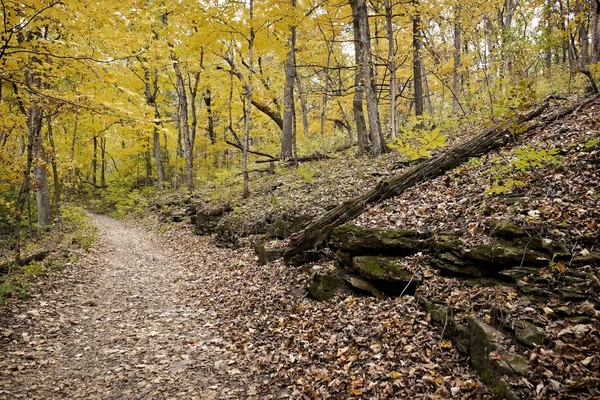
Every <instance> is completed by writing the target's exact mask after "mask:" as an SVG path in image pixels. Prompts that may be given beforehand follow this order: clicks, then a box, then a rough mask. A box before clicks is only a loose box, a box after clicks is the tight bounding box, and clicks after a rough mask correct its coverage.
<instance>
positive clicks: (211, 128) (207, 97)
mask: <svg viewBox="0 0 600 400" xmlns="http://www.w3.org/2000/svg"><path fill="white" fill-rule="evenodd" d="M202 98H203V99H204V105H205V106H206V115H207V119H208V121H207V127H206V130H207V131H208V137H209V139H210V143H212V144H216V143H217V133H216V132H215V117H214V115H213V109H212V92H211V91H210V89H206V90H205V91H204V93H203V94H202Z"/></svg>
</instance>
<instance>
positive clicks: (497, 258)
mask: <svg viewBox="0 0 600 400" xmlns="http://www.w3.org/2000/svg"><path fill="white" fill-rule="evenodd" d="M464 257H465V258H467V259H470V260H472V261H478V262H482V263H485V264H486V266H487V267H490V268H494V269H496V270H501V269H503V268H506V267H510V266H518V265H527V266H545V265H548V264H549V263H550V261H552V255H551V254H550V255H549V254H548V253H543V252H540V251H536V250H533V249H530V248H528V247H527V246H526V245H524V246H521V245H519V244H515V243H513V242H507V241H494V242H492V243H490V244H481V245H479V246H477V247H475V248H474V249H472V250H471V251H469V252H465V254H464Z"/></svg>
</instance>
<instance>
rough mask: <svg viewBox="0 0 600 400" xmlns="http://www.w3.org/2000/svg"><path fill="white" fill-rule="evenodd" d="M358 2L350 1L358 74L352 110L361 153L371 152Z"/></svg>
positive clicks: (356, 73) (355, 0)
mask: <svg viewBox="0 0 600 400" xmlns="http://www.w3.org/2000/svg"><path fill="white" fill-rule="evenodd" d="M357 3H358V0H350V7H351V8H352V27H353V30H354V60H355V63H356V72H355V73H354V97H353V99H352V110H353V112H354V123H355V124H356V136H357V137H358V150H359V151H360V152H361V153H366V152H368V151H369V134H368V132H367V122H366V120H365V113H364V111H363V96H364V92H365V87H364V82H363V79H362V71H361V69H362V65H361V54H362V52H363V50H362V46H363V41H362V39H361V37H360V35H361V29H360V23H359V16H358V4H357Z"/></svg>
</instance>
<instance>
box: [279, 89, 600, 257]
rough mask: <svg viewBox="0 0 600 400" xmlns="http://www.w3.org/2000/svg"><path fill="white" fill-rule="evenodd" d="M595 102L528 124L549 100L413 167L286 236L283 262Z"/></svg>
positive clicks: (573, 106)
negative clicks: (369, 211)
mask: <svg viewBox="0 0 600 400" xmlns="http://www.w3.org/2000/svg"><path fill="white" fill-rule="evenodd" d="M596 100H598V96H597V95H596V96H593V97H591V98H588V99H586V100H584V101H582V102H579V103H576V104H573V105H571V106H570V107H567V108H565V109H562V110H561V111H558V112H556V113H551V114H550V115H547V116H545V117H542V118H541V119H540V120H539V121H537V122H532V121H533V120H534V119H536V118H538V117H540V116H541V115H542V113H543V112H544V111H545V110H546V109H547V108H548V106H549V99H546V100H545V101H544V102H543V104H542V105H541V106H539V107H537V108H536V109H534V110H533V111H531V112H529V113H527V114H525V115H520V116H518V117H517V118H515V119H514V120H512V121H509V122H508V123H504V124H502V125H501V126H499V127H495V128H490V129H488V130H486V131H485V132H483V133H482V134H480V135H478V136H476V137H474V138H473V139H471V140H469V141H467V142H465V143H463V144H460V145H458V146H456V147H454V148H452V149H450V150H448V151H446V152H444V153H441V154H439V155H437V156H435V157H432V158H430V159H428V160H426V161H424V162H422V163H420V164H418V165H416V166H415V167H413V168H412V169H410V170H409V171H407V172H405V173H403V174H400V175H398V176H395V177H393V178H390V179H388V180H385V181H380V182H379V183H378V184H377V185H376V186H375V187H374V188H373V189H371V190H370V191H368V192H367V193H365V194H363V195H361V196H359V197H356V198H354V199H351V200H348V201H346V202H344V203H342V204H340V205H339V206H337V207H336V208H334V209H332V210H330V211H328V212H327V213H325V214H324V215H323V216H322V217H320V218H317V219H315V220H313V221H312V222H311V223H310V224H309V225H308V226H307V227H306V228H305V229H304V230H302V231H300V232H298V233H296V234H294V235H292V236H290V243H289V245H288V247H287V248H286V250H285V253H284V259H285V260H286V262H293V259H294V257H295V256H297V255H299V254H300V253H302V252H305V251H308V250H312V249H314V248H316V247H318V246H320V245H322V244H323V242H325V241H326V240H327V239H328V238H329V235H330V234H331V232H332V231H333V229H335V228H336V227H338V226H340V225H342V224H344V223H346V222H348V221H350V220H351V219H353V218H356V217H357V216H359V215H360V214H361V213H362V212H363V211H364V210H365V209H366V208H367V206H369V205H371V204H375V203H379V202H381V201H384V200H386V199H389V198H391V197H394V196H398V195H400V194H401V193H402V192H404V191H406V190H407V189H409V188H411V187H413V186H415V185H417V184H419V183H421V182H425V181H427V180H429V179H433V178H435V177H438V176H440V175H443V174H444V173H445V172H446V171H449V170H451V169H453V168H455V167H457V166H458V165H460V164H462V163H463V162H465V161H468V160H469V159H470V158H472V157H478V156H482V155H484V154H487V153H489V152H490V151H492V150H494V149H497V148H498V147H501V146H503V145H505V144H507V143H508V142H510V141H511V140H514V139H515V138H516V137H518V136H520V135H527V134H528V133H530V132H531V131H533V130H535V129H537V128H540V127H542V126H544V125H547V124H549V123H551V122H553V121H556V120H557V119H560V118H562V117H564V116H566V115H568V114H569V113H571V112H573V111H576V110H579V109H580V108H582V107H584V106H586V105H588V104H590V103H592V102H594V101H596ZM524 124H526V125H524Z"/></svg>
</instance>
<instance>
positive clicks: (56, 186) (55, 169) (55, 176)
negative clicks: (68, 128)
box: [48, 118, 60, 230]
mask: <svg viewBox="0 0 600 400" xmlns="http://www.w3.org/2000/svg"><path fill="white" fill-rule="evenodd" d="M48 141H49V142H50V148H51V150H52V156H51V157H50V163H51V165H52V179H53V181H54V217H55V220H54V221H55V226H56V229H57V230H58V229H60V178H59V176H58V166H57V165H56V146H55V145H54V131H53V130H52V120H51V119H50V118H48Z"/></svg>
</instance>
